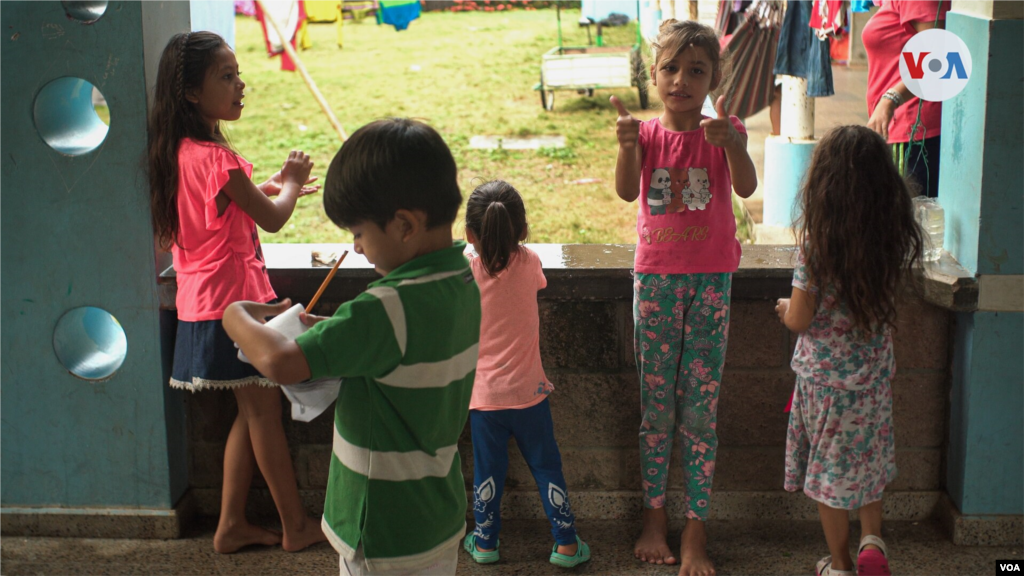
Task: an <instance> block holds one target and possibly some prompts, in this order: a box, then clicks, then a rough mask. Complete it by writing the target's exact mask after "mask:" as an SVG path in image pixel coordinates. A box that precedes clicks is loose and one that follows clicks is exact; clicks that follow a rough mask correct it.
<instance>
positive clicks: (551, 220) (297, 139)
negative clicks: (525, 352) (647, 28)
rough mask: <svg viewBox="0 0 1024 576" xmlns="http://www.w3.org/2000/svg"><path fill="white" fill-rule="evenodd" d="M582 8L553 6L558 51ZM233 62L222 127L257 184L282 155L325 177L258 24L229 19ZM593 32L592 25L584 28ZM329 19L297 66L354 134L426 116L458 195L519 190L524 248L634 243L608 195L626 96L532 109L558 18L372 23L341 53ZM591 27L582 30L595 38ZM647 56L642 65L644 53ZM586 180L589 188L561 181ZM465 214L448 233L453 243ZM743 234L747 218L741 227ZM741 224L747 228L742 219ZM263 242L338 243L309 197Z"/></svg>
mask: <svg viewBox="0 0 1024 576" xmlns="http://www.w3.org/2000/svg"><path fill="white" fill-rule="evenodd" d="M579 18H580V10H563V11H562V24H563V26H562V33H563V38H564V44H565V45H567V46H569V45H578V46H579V45H586V44H587V31H586V29H584V28H580V27H579V26H578V25H577V24H575V23H577V20H579ZM236 23H237V39H236V42H237V47H236V48H237V53H238V59H239V64H240V67H241V69H242V74H243V79H244V80H245V81H246V83H247V87H246V110H245V113H244V114H243V116H242V119H241V120H239V121H238V122H230V123H227V126H226V130H227V133H228V137H229V138H230V140H231V142H232V145H233V146H234V147H236V149H237V150H238V151H239V152H240V153H241V154H242V155H243V156H245V157H246V158H247V159H248V160H249V161H250V162H252V163H253V164H255V170H254V173H253V178H254V179H255V180H256V181H262V179H264V178H266V177H267V176H269V175H270V174H271V173H273V172H274V171H275V170H278V169H280V167H281V164H282V162H284V159H285V157H286V156H287V155H288V152H289V151H290V150H293V149H299V150H303V151H305V152H307V153H308V154H310V155H311V156H312V158H313V161H314V162H315V164H316V165H315V167H314V169H313V172H314V174H316V175H319V176H321V177H322V179H323V176H324V175H326V172H327V168H328V166H329V164H330V161H331V159H332V158H333V157H334V154H335V153H336V152H337V150H338V147H339V139H338V137H337V135H336V133H335V132H334V129H333V128H332V127H331V125H330V123H329V122H328V120H327V117H326V116H325V115H324V114H323V112H321V109H319V107H318V105H317V104H316V101H315V99H313V97H312V95H311V94H310V92H309V90H308V89H307V88H306V86H305V83H304V82H303V81H302V78H301V77H300V76H299V74H298V73H289V72H282V71H281V70H280V59H279V58H276V57H275V58H268V57H267V55H266V51H265V48H264V42H263V37H262V34H261V32H260V27H259V24H258V23H257V22H256V20H255V19H253V18H249V17H239V18H237V20H236ZM595 28H596V27H595ZM336 30H337V29H336V27H335V25H334V24H319V25H310V26H309V32H310V37H311V40H312V47H311V48H310V49H308V50H304V51H301V52H300V57H301V58H302V61H303V63H304V64H305V66H306V69H307V70H308V71H309V73H310V75H311V76H312V77H313V79H314V81H315V82H316V84H317V86H318V87H319V90H321V91H322V92H323V93H324V95H325V97H326V98H327V99H328V101H329V102H330V104H331V106H332V108H333V109H334V111H335V114H336V115H337V117H338V119H339V121H340V122H341V124H342V126H344V127H345V130H346V131H347V132H348V133H349V134H351V133H352V132H353V131H354V130H355V129H356V128H358V127H359V126H362V125H364V124H367V123H369V122H372V121H373V120H375V119H379V118H383V117H388V116H408V117H413V118H419V119H422V120H425V121H426V122H428V123H429V124H431V125H432V126H434V127H435V128H436V129H437V130H438V131H439V132H440V133H441V135H442V136H443V137H444V139H445V140H446V141H447V143H449V146H450V147H451V148H452V152H453V154H454V155H455V160H456V163H457V164H458V166H459V179H460V186H461V188H462V191H463V196H464V197H468V195H469V193H470V192H471V191H472V190H473V188H474V187H475V186H477V184H478V183H481V182H483V181H486V180H489V179H494V178H503V179H506V180H508V181H509V182H511V183H512V184H513V186H515V187H516V189H518V190H519V192H520V193H522V195H523V197H524V199H525V203H526V214H527V218H528V220H529V223H530V238H529V241H530V242H541V243H544V242H550V243H564V244H573V243H630V244H632V243H634V242H635V241H636V232H635V231H636V210H637V206H636V204H627V203H625V202H623V201H622V200H620V199H618V197H617V196H616V195H615V192H614V163H615V155H616V153H617V143H616V140H615V135H614V123H615V118H616V114H615V112H614V108H613V107H612V106H611V105H610V104H609V102H608V96H609V95H611V94H615V95H617V96H618V97H620V98H621V99H622V100H623V101H625V102H626V106H627V107H628V108H629V109H630V110H631V111H632V112H633V113H634V115H635V116H637V117H638V118H640V119H643V120H646V119H648V118H652V117H654V116H656V115H657V114H658V112H657V108H658V107H659V106H660V105H659V102H658V101H657V96H656V92H655V91H654V90H651V99H652V105H651V106H652V108H653V109H654V110H647V111H642V110H640V105H639V97H638V95H637V91H636V88H629V89H627V88H623V89H616V90H597V91H596V92H595V94H594V96H592V97H587V96H585V95H579V94H577V93H575V92H570V91H558V92H555V109H554V111H552V112H547V111H545V110H544V109H543V108H542V107H541V98H540V94H539V92H536V91H534V89H532V87H534V85H535V84H536V83H537V81H538V80H539V77H540V69H541V55H542V54H543V53H544V52H546V51H547V50H549V49H551V48H552V47H554V46H556V45H557V43H558V40H557V38H558V36H557V34H558V29H557V25H556V19H555V10H553V9H546V10H536V11H524V10H516V11H508V12H462V13H453V12H426V13H424V14H423V15H422V16H421V17H420V19H418V20H416V22H414V23H413V24H412V25H411V26H410V28H409V30H406V31H403V32H400V33H399V32H395V31H394V29H393V28H392V27H390V26H377V25H376V23H375V22H374V20H373V19H372V18H368V19H366V20H364V22H362V23H359V24H352V23H348V24H346V25H345V27H344V42H345V47H344V49H339V48H338V46H337V33H336ZM595 32H596V30H594V29H592V33H595ZM604 35H605V44H606V45H632V43H633V42H634V41H635V38H636V28H635V25H633V24H630V25H629V26H626V27H617V28H607V29H605V30H604ZM647 57H649V56H647ZM538 134H560V135H564V136H565V138H566V147H565V148H563V149H547V150H542V151H481V150H470V149H469V139H470V137H472V136H474V135H504V136H527V135H538ZM583 178H596V179H599V180H600V181H598V182H596V183H583V184H577V183H571V182H572V181H573V180H578V179H583ZM461 221H462V217H461V215H460V219H459V221H458V222H457V224H456V230H455V233H456V235H457V236H458V237H461V236H462V234H463V229H462V223H461ZM738 223H739V224H740V237H742V236H743V234H744V232H745V231H744V228H745V227H744V223H743V221H742V220H739V221H738ZM750 225H751V227H752V225H753V224H750ZM264 241H265V242H278V243H282V242H312V243H319V242H349V241H351V236H350V235H349V234H348V233H346V232H344V231H339V230H338V229H337V228H336V227H335V225H334V224H333V223H332V222H331V221H330V220H329V219H328V218H327V216H326V215H325V214H324V210H323V206H322V200H321V197H319V195H315V196H310V197H307V198H304V199H301V200H300V201H299V206H298V208H297V209H296V211H295V214H294V215H293V216H292V219H291V221H290V222H289V224H288V225H287V227H286V228H285V229H284V230H283V231H281V232H280V233H278V234H275V235H266V234H265V235H264Z"/></svg>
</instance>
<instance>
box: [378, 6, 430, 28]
mask: <svg viewBox="0 0 1024 576" xmlns="http://www.w3.org/2000/svg"><path fill="white" fill-rule="evenodd" d="M419 17H420V3H419V0H380V10H378V11H377V24H391V25H392V26H394V27H395V30H397V31H399V32H401V31H402V30H405V29H406V28H408V27H409V23H410V22H412V21H413V20H415V19H417V18H419Z"/></svg>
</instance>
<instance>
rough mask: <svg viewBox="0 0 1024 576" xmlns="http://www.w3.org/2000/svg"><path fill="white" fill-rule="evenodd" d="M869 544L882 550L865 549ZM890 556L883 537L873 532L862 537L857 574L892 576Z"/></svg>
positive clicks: (858, 551) (859, 575)
mask: <svg viewBox="0 0 1024 576" xmlns="http://www.w3.org/2000/svg"><path fill="white" fill-rule="evenodd" d="M868 545H871V546H878V548H879V549H880V550H881V551H879V550H865V549H864V547H865V546H868ZM888 556H889V553H888V551H887V550H886V549H885V542H883V541H882V539H881V538H879V537H878V536H874V535H871V534H868V535H867V536H865V537H863V538H861V539H860V549H858V550H857V576H890V575H891V574H892V572H891V571H890V570H889V560H888V559H887V558H888Z"/></svg>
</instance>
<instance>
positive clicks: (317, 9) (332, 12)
mask: <svg viewBox="0 0 1024 576" xmlns="http://www.w3.org/2000/svg"><path fill="white" fill-rule="evenodd" d="M305 2H306V20H308V21H310V22H334V21H336V20H337V19H338V16H339V14H340V13H341V2H340V0H305Z"/></svg>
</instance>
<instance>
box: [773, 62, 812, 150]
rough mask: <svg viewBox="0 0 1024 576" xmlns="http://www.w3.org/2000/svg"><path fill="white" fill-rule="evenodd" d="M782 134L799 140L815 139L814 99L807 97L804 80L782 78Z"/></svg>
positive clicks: (792, 77)
mask: <svg viewBox="0 0 1024 576" xmlns="http://www.w3.org/2000/svg"><path fill="white" fill-rule="evenodd" d="M780 132H781V134H782V136H783V137H787V138H795V139H798V140H811V139H813V138H814V98H808V97H807V80H806V79H804V78H797V77H795V76H782V118H781V126H780Z"/></svg>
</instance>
